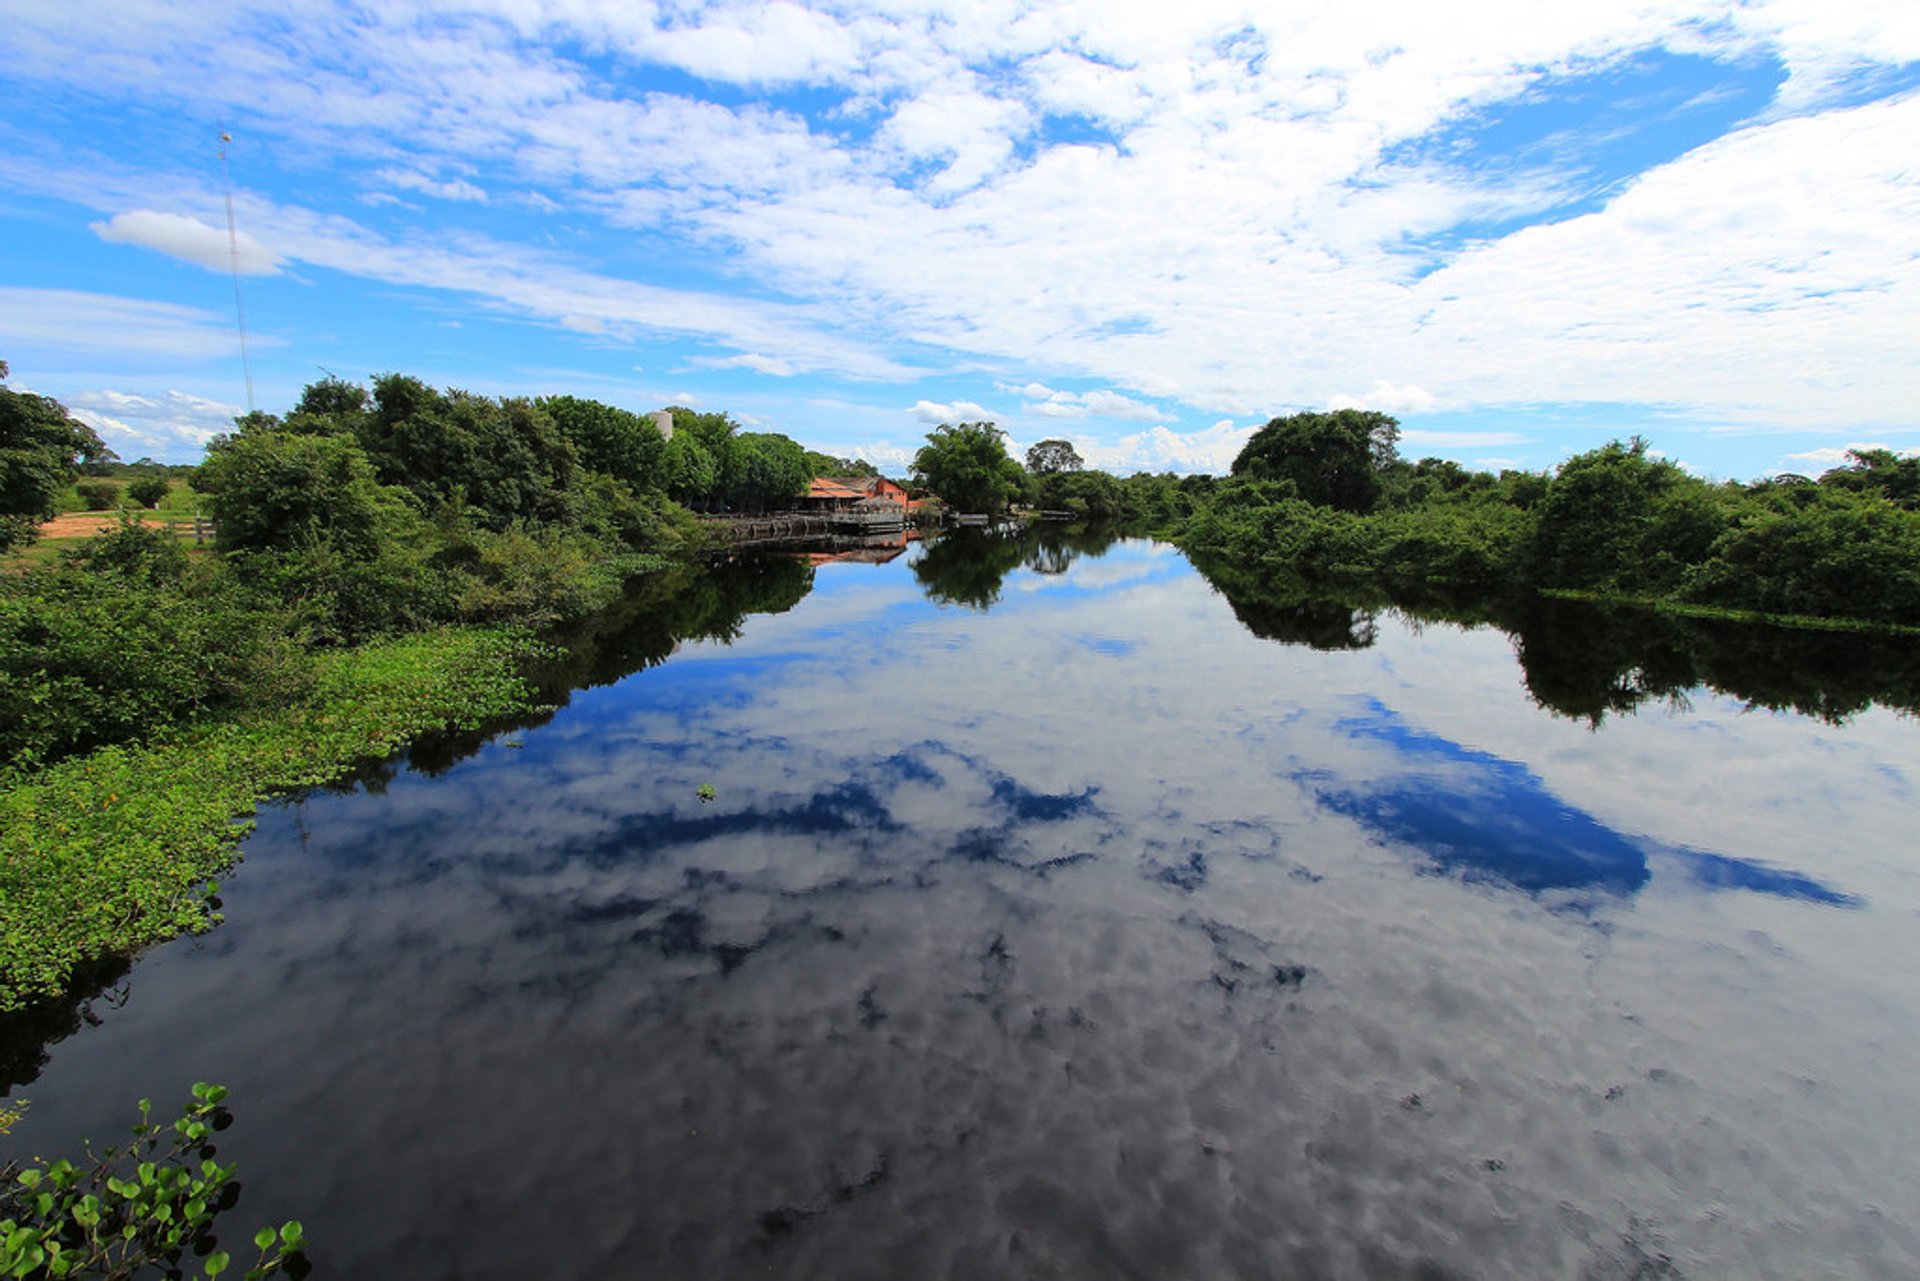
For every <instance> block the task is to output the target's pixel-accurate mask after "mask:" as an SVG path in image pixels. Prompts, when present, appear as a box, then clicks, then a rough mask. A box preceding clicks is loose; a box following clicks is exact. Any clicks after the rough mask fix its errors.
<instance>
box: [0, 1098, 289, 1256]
mask: <svg viewBox="0 0 1920 1281" xmlns="http://www.w3.org/2000/svg"><path fill="white" fill-rule="evenodd" d="M226 1097H227V1089H226V1087H225V1086H221V1085H209V1084H207V1083H206V1082H204V1081H203V1082H201V1083H199V1084H198V1085H195V1086H194V1087H193V1102H192V1103H191V1104H189V1105H188V1107H187V1109H186V1111H185V1112H183V1113H182V1114H181V1116H180V1119H179V1120H177V1121H175V1122H174V1123H173V1124H172V1125H160V1124H157V1123H155V1122H154V1121H153V1120H152V1119H151V1115H150V1113H151V1110H152V1104H151V1103H150V1101H149V1100H146V1099H142V1100H140V1123H139V1124H138V1125H136V1126H134V1127H133V1142H131V1143H129V1144H126V1145H125V1146H123V1147H110V1148H107V1149H106V1150H105V1151H104V1152H102V1153H100V1154H98V1155H95V1154H94V1152H93V1151H92V1149H91V1147H89V1149H88V1151H87V1164H86V1165H75V1164H74V1163H73V1162H71V1161H67V1160H59V1161H53V1162H51V1163H49V1162H47V1161H46V1160H45V1159H44V1158H38V1157H36V1158H35V1159H34V1160H33V1161H32V1162H31V1163H30V1164H29V1165H28V1166H27V1167H26V1168H25V1169H18V1168H17V1167H16V1166H15V1165H13V1164H9V1165H8V1166H7V1167H6V1168H5V1170H4V1171H0V1175H4V1176H5V1182H6V1187H5V1189H4V1190H0V1216H4V1217H0V1276H6V1277H20V1278H40V1277H75V1276H87V1277H108V1278H128V1277H133V1276H136V1275H138V1274H139V1273H140V1271H141V1270H142V1269H145V1268H158V1269H160V1270H161V1271H162V1272H163V1273H164V1274H166V1275H168V1276H175V1277H180V1276H185V1275H188V1270H187V1268H186V1266H185V1265H183V1263H182V1259H183V1257H184V1256H186V1255H187V1254H188V1253H191V1254H192V1255H193V1256H194V1261H195V1262H196V1263H197V1264H198V1267H199V1271H197V1272H194V1273H193V1275H196V1276H208V1277H217V1276H220V1275H221V1274H223V1273H225V1272H226V1271H227V1270H228V1269H229V1268H230V1267H232V1266H233V1256H232V1254H231V1253H230V1252H228V1251H226V1250H223V1249H221V1248H220V1243H219V1239H218V1237H217V1236H216V1234H215V1232H214V1220H215V1218H216V1217H218V1216H219V1215H220V1214H221V1213H222V1212H224V1211H226V1210H229V1209H231V1208H232V1207H233V1205H234V1203H235V1202H237V1201H238V1200H239V1197H240V1185H239V1183H238V1182H237V1181H235V1179H234V1177H233V1173H234V1167H232V1166H231V1165H221V1164H220V1163H219V1162H218V1161H216V1160H215V1159H214V1156H215V1152H214V1145H213V1139H212V1136H213V1134H214V1133H215V1132H216V1131H218V1130H223V1129H225V1128H226V1127H227V1126H228V1125H230V1124H231V1123H232V1120H233V1118H232V1114H231V1113H229V1112H228V1111H227V1110H226V1108H224V1107H223V1106H222V1102H223V1101H224V1100H225V1099H226ZM253 1244H254V1248H255V1249H256V1250H257V1251H258V1252H259V1254H258V1258H257V1260H256V1262H255V1263H254V1265H253V1266H252V1267H250V1268H249V1269H248V1270H247V1271H246V1272H245V1273H244V1274H243V1275H244V1276H245V1277H247V1278H248V1279H249V1281H252V1279H253V1278H258V1277H267V1276H271V1275H272V1274H274V1273H276V1272H280V1271H282V1270H284V1271H286V1272H287V1274H288V1275H290V1276H304V1275H305V1274H306V1272H307V1270H308V1266H307V1264H306V1260H305V1257H304V1253H303V1252H304V1251H305V1249H306V1244H307V1242H306V1235H305V1232H304V1230H303V1229H302V1228H301V1226H300V1223H299V1222H298V1221H297V1220H289V1221H288V1222H286V1223H284V1224H282V1225H281V1226H280V1227H279V1228H278V1229H275V1228H271V1227H263V1228H261V1229H260V1230H259V1231H258V1232H256V1233H254V1235H253Z"/></svg>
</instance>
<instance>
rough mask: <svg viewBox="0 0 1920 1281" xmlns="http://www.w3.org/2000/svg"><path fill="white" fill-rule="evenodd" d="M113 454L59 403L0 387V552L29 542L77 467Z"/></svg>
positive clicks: (1, 371) (0, 367)
mask: <svg viewBox="0 0 1920 1281" xmlns="http://www.w3.org/2000/svg"><path fill="white" fill-rule="evenodd" d="M5 378H6V372H5V365H4V363H3V362H0V380H4V379H5ZM113 456H114V455H113V451H112V450H110V449H108V448H107V447H106V445H105V444H103V443H102V442H101V440H100V437H99V436H98V435H96V434H95V433H94V430H93V428H91V427H88V426H87V425H86V424H84V423H81V422H78V421H76V420H75V419H74V418H73V417H72V416H70V415H69V414H68V413H67V411H66V408H65V407H64V406H62V405H61V404H60V402H59V401H56V400H53V399H51V398H49V397H46V396H36V395H34V394H33V393H31V392H18V391H15V390H13V389H12V388H11V387H4V386H0V552H3V551H6V550H7V549H9V548H12V547H19V546H23V545H24V544H26V543H30V542H32V541H33V539H34V538H35V537H36V536H37V534H38V528H37V527H38V525H39V522H41V521H43V520H45V519H47V518H48V517H50V516H52V515H53V514H54V500H55V499H56V498H57V497H58V496H59V494H60V492H61V490H63V489H65V488H66V487H67V485H68V484H69V483H70V482H71V481H72V480H73V478H74V477H75V476H77V475H79V474H80V468H81V467H82V465H84V464H87V463H97V462H105V461H107V460H110V459H111V458H112V457H113ZM116 488H117V487H116ZM112 505H113V504H112V503H111V502H109V503H108V504H107V506H109V507H111V506H112ZM102 510H104V509H102Z"/></svg>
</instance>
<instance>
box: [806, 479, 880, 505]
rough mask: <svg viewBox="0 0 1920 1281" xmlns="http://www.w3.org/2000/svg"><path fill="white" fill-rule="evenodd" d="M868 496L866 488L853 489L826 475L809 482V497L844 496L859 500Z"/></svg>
mask: <svg viewBox="0 0 1920 1281" xmlns="http://www.w3.org/2000/svg"><path fill="white" fill-rule="evenodd" d="M866 496H867V491H866V490H864V489H853V488H850V487H849V486H847V485H846V484H845V483H843V482H841V481H837V480H829V479H827V478H825V477H819V476H816V477H815V478H814V479H812V480H810V481H808V482H807V497H808V498H844V499H848V500H858V499H862V498H865V497H866Z"/></svg>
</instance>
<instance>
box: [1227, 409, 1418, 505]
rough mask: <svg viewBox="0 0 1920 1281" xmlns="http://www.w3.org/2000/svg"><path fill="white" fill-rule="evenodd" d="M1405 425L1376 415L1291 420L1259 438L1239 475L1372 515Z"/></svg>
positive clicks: (1241, 461) (1346, 412)
mask: <svg viewBox="0 0 1920 1281" xmlns="http://www.w3.org/2000/svg"><path fill="white" fill-rule="evenodd" d="M1399 439H1400V424H1399V423H1398V422H1397V421H1396V420H1394V419H1393V418H1391V417H1389V416H1388V415H1386V414H1382V413H1378V412H1376V411H1374V410H1370V409H1336V410H1334V411H1332V412H1331V413H1324V414H1316V413H1301V414H1290V415H1288V416H1286V417H1283V418H1275V419H1274V420H1272V421H1271V422H1269V423H1268V424H1267V425H1266V426H1265V427H1262V428H1261V429H1260V430H1259V431H1257V432H1255V433H1254V434H1253V439H1251V440H1249V441H1248V442H1247V443H1246V446H1245V448H1243V449H1241V451H1240V456H1239V457H1238V458H1235V459H1234V460H1233V474H1234V475H1236V476H1246V477H1250V478H1251V479H1254V480H1286V481H1291V482H1293V486H1294V490H1295V492H1297V493H1298V494H1299V495H1300V497H1302V498H1304V499H1306V500H1307V501H1308V502H1310V503H1313V504H1314V505H1316V506H1319V507H1333V508H1337V509H1339V510H1340V511H1349V512H1368V511H1372V510H1373V509H1374V506H1375V505H1376V504H1377V503H1378V502H1379V501H1380V474H1381V473H1382V472H1384V471H1385V470H1387V469H1388V468H1389V467H1391V466H1392V465H1393V463H1394V461H1395V459H1396V458H1397V457H1398V451H1397V450H1396V448H1395V444H1396V442H1397V441H1398V440H1399Z"/></svg>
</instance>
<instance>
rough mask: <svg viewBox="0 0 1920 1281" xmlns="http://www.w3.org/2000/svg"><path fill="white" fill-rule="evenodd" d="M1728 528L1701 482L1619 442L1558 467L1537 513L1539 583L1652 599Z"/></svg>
mask: <svg viewBox="0 0 1920 1281" xmlns="http://www.w3.org/2000/svg"><path fill="white" fill-rule="evenodd" d="M1723 525H1724V522H1723V521H1722V519H1721V518H1720V517H1719V515H1718V513H1717V511H1715V510H1714V508H1713V503H1712V499H1711V498H1710V497H1709V496H1708V495H1707V494H1706V493H1705V487H1704V486H1703V485H1701V484H1700V482H1698V481H1696V480H1694V479H1693V478H1692V477H1690V476H1688V475H1687V474H1686V473H1685V472H1683V471H1681V470H1680V469H1679V468H1678V467H1676V466H1674V465H1673V464H1672V463H1669V462H1666V461H1664V460H1660V459H1656V458H1653V457H1651V456H1649V455H1648V453H1647V445H1646V442H1645V441H1642V440H1639V439H1635V440H1634V441H1633V442H1631V443H1630V444H1626V445H1623V444H1621V443H1620V442H1619V441H1617V440H1616V441H1614V442H1612V443H1611V444H1608V445H1606V446H1604V447H1602V448H1600V449H1596V450H1592V451H1590V452H1588V453H1585V454H1581V455H1579V456H1578V457H1575V458H1570V459H1568V460H1567V461H1566V462H1565V463H1562V464H1561V465H1560V470H1559V472H1558V473H1557V474H1556V475H1555V476H1554V478H1553V482H1552V484H1551V485H1550V486H1549V487H1548V489H1547V493H1546V497H1545V498H1544V499H1543V500H1542V501H1541V503H1540V506H1539V509H1538V524H1537V527H1536V530H1535V535H1534V576H1535V580H1536V581H1537V582H1538V583H1539V584H1540V585H1541V586H1545V587H1571V588H1580V589H1583V590H1590V591H1608V592H1634V593H1641V594H1646V595H1654V594H1657V593H1660V592H1664V591H1667V590H1670V589H1672V588H1673V587H1675V586H1677V585H1678V583H1679V580H1680V577H1681V575H1682V574H1683V573H1684V571H1685V568H1686V566H1688V565H1690V564H1694V563H1696V562H1698V561H1699V560H1701V559H1704V557H1705V556H1706V553H1707V548H1708V547H1709V546H1710V545H1711V543H1712V542H1713V539H1714V537H1715V536H1716V535H1717V534H1718V533H1719V531H1720V529H1721V528H1722V527H1723Z"/></svg>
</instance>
